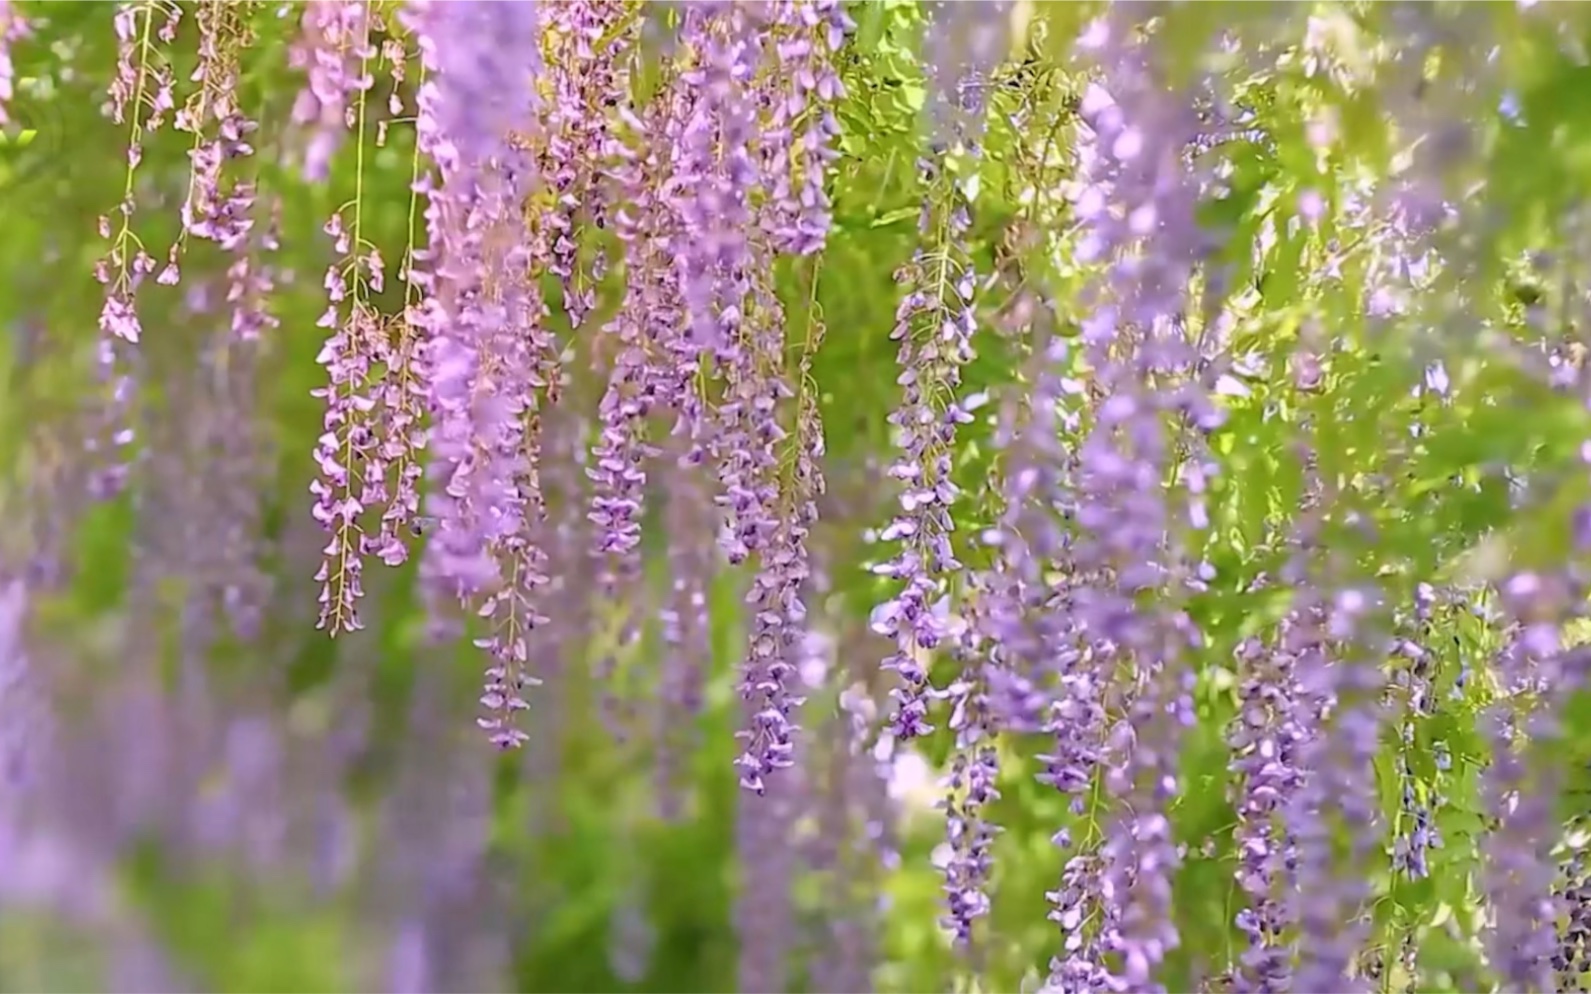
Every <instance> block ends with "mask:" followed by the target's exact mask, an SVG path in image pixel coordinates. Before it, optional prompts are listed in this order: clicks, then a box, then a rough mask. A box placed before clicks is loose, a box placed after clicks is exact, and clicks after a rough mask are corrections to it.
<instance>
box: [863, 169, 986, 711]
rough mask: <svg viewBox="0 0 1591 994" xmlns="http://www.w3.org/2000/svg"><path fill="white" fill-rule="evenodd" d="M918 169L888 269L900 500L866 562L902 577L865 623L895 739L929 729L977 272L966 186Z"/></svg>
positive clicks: (894, 471)
mask: <svg viewBox="0 0 1591 994" xmlns="http://www.w3.org/2000/svg"><path fill="white" fill-rule="evenodd" d="M918 171H919V174H920V176H921V178H922V182H923V186H924V188H925V190H926V194H927V195H926V198H925V200H924V204H923V210H922V214H921V217H920V219H919V222H918V230H919V231H920V232H921V233H922V235H923V236H924V242H925V244H924V245H922V246H921V247H919V248H918V249H917V251H916V253H915V254H914V255H913V257H912V260H911V262H909V263H907V264H906V265H905V266H902V267H901V268H900V270H899V271H897V272H896V274H895V276H896V282H897V283H899V284H901V285H902V286H903V287H904V288H905V291H906V292H905V295H904V296H903V297H902V298H901V301H900V303H899V305H898V306H897V307H896V308H895V327H894V329H893V330H892V331H891V332H890V338H891V339H893V340H895V341H897V342H899V343H900V345H899V347H898V350H897V353H896V363H897V365H898V366H899V368H900V373H899V375H898V377H897V378H896V382H897V383H898V384H899V385H900V387H901V389H902V397H901V403H900V406H899V407H898V408H896V410H895V412H894V413H893V414H891V415H890V419H889V420H890V424H891V425H892V426H893V428H894V432H895V435H896V445H897V447H898V448H899V450H900V454H899V456H898V457H897V458H896V460H895V462H894V463H893V464H891V466H890V468H889V475H890V477H891V478H892V479H894V480H895V481H897V483H898V485H899V486H900V490H901V492H900V498H899V500H900V504H899V511H898V512H897V513H896V514H895V516H894V518H893V520H891V521H890V523H889V525H888V526H887V527H886V528H885V529H884V530H883V532H882V533H880V535H879V538H880V540H881V541H883V542H886V543H889V544H892V545H896V546H897V547H898V551H897V552H896V554H895V556H894V557H893V558H891V559H889V560H887V561H885V562H882V563H879V564H877V565H875V566H874V567H873V572H874V573H875V574H877V575H879V576H884V577H888V578H889V579H891V580H892V581H894V582H896V583H898V584H900V591H899V592H898V593H897V594H896V595H895V596H893V597H892V598H890V599H889V600H887V601H885V602H884V603H882V604H880V605H879V606H878V607H876V608H875V609H874V610H873V614H872V622H871V623H872V627H873V630H874V631H875V632H877V633H878V634H880V635H883V636H885V637H888V638H892V639H894V640H895V645H896V649H895V652H894V653H892V654H891V655H890V656H889V658H888V659H886V660H885V661H884V665H885V667H886V668H887V669H889V670H891V671H893V672H894V673H895V674H897V675H898V676H899V678H900V685H899V686H897V687H895V688H894V689H892V690H891V691H890V696H891V698H892V699H893V700H894V701H895V706H894V708H893V709H892V713H891V715H890V718H889V721H890V731H891V732H892V734H893V735H895V736H896V737H897V738H900V739H910V738H915V737H917V736H919V735H925V734H927V733H928V732H930V731H932V730H933V726H932V725H931V724H929V723H928V708H929V703H930V701H931V699H932V697H933V688H932V686H931V684H930V682H929V676H928V670H927V665H928V655H927V654H928V653H930V652H932V651H933V650H934V649H935V648H937V647H938V645H939V643H940V641H941V639H942V638H943V632H942V631H941V628H942V625H941V622H940V620H939V618H938V617H936V608H939V607H940V605H939V602H940V600H941V598H943V597H944V596H945V591H946V590H947V587H948V581H949V579H950V578H951V577H952V576H954V575H955V574H956V573H958V572H959V571H960V569H961V562H960V561H959V560H958V559H957V558H956V556H955V552H954V550H953V549H952V547H951V534H952V533H953V532H954V530H955V524H954V522H953V521H952V520H951V517H950V509H951V506H952V505H953V504H955V502H956V500H957V498H958V497H959V496H960V491H959V488H958V487H957V486H956V483H955V481H954V480H953V479H952V478H951V474H952V469H953V464H952V451H953V445H954V442H955V438H956V428H957V426H958V425H961V424H965V423H967V422H969V421H971V420H972V415H971V414H969V413H968V412H967V411H966V410H965V409H964V408H963V407H962V406H961V403H960V401H959V400H958V399H957V397H956V389H957V387H958V386H959V385H960V383H961V367H962V366H963V365H965V364H966V363H967V362H968V361H970V360H971V359H972V356H973V346H972V338H973V332H974V329H975V322H976V315H975V314H974V312H973V308H972V298H973V292H974V289H975V285H976V276H975V274H974V273H973V271H972V269H971V266H970V262H969V260H968V258H967V256H966V248H965V245H964V239H965V238H966V235H967V231H968V229H969V228H970V227H971V223H972V222H971V216H970V214H969V212H968V205H967V203H966V201H965V193H964V189H963V188H962V187H961V186H960V185H959V184H958V183H957V182H956V181H955V178H954V177H953V176H952V175H951V174H949V173H948V172H947V171H946V170H945V169H944V168H943V164H941V163H937V162H932V161H929V160H927V159H923V160H921V161H920V162H919V163H918Z"/></svg>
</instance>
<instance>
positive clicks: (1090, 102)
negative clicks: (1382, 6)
mask: <svg viewBox="0 0 1591 994" xmlns="http://www.w3.org/2000/svg"><path fill="white" fill-rule="evenodd" d="M1083 45H1084V47H1085V48H1086V49H1088V50H1090V51H1092V52H1093V53H1094V54H1095V57H1096V58H1097V59H1098V61H1099V63H1100V65H1101V67H1102V68H1103V70H1104V72H1105V81H1104V83H1103V84H1090V85H1089V87H1088V89H1087V91H1086V92H1085V94H1084V96H1083V101H1082V108H1081V111H1082V115H1083V120H1084V122H1085V123H1086V124H1087V126H1088V128H1089V129H1090V131H1091V132H1092V136H1091V139H1090V140H1089V141H1088V142H1086V143H1085V146H1084V166H1083V179H1082V186H1081V189H1080V192H1079V194H1078V197H1077V201H1076V210H1077V213H1078V214H1079V216H1080V217H1081V218H1082V220H1083V223H1084V225H1085V234H1084V236H1083V243H1082V246H1081V249H1080V252H1081V254H1082V256H1083V258H1084V259H1085V260H1099V261H1105V262H1106V263H1107V264H1108V270H1107V276H1106V279H1105V280H1104V281H1103V282H1102V284H1101V285H1099V286H1098V287H1097V288H1096V291H1095V295H1094V298H1093V300H1092V301H1090V304H1091V307H1092V313H1091V314H1089V316H1088V317H1087V318H1085V320H1084V323H1083V341H1084V344H1085V347H1086V349H1087V355H1088V360H1089V365H1090V367H1091V368H1092V371H1093V376H1094V381H1095V384H1094V385H1095V387H1096V388H1097V389H1098V390H1099V393H1100V396H1101V397H1102V401H1101V403H1100V405H1099V407H1098V408H1097V410H1096V411H1095V412H1094V424H1093V428H1092V431H1091V432H1090V433H1089V435H1088V437H1087V439H1086V440H1085V442H1084V443H1083V446H1082V450H1081V465H1080V469H1079V493H1080V500H1079V507H1078V512H1077V523H1078V525H1079V527H1080V536H1081V538H1080V540H1079V542H1078V543H1077V562H1078V566H1079V567H1080V568H1082V569H1084V570H1086V571H1097V572H1098V573H1099V574H1100V575H1101V577H1102V579H1101V581H1100V582H1097V583H1092V584H1090V585H1088V586H1087V587H1086V588H1084V589H1082V590H1080V591H1078V593H1077V600H1076V604H1077V607H1076V610H1077V611H1078V612H1079V614H1080V616H1081V618H1082V619H1083V624H1084V625H1085V626H1086V627H1087V629H1088V631H1089V633H1090V636H1091V638H1092V639H1094V640H1097V641H1096V643H1095V648H1096V651H1098V652H1099V653H1101V661H1102V662H1104V663H1105V664H1106V672H1107V674H1108V676H1109V686H1110V690H1109V691H1108V693H1107V700H1106V704H1107V708H1109V709H1110V710H1117V711H1118V713H1124V715H1125V717H1124V718H1118V719H1117V720H1116V721H1115V722H1114V724H1113V725H1112V727H1111V729H1110V732H1109V743H1108V750H1107V756H1108V767H1107V769H1106V772H1105V780H1104V784H1105V789H1106V791H1107V792H1108V793H1109V794H1110V795H1112V796H1116V797H1122V798H1125V799H1126V810H1125V811H1123V812H1122V813H1121V814H1120V815H1118V817H1117V819H1116V820H1115V822H1114V824H1113V825H1112V826H1111V828H1110V829H1108V830H1107V836H1106V839H1105V842H1104V845H1103V848H1102V855H1103V857H1104V859H1105V863H1106V867H1107V874H1108V881H1107V883H1108V886H1109V887H1110V889H1111V891H1112V892H1113V894H1114V895H1115V898H1114V899H1115V900H1118V901H1120V908H1121V911H1120V924H1119V932H1118V934H1117V936H1116V938H1115V940H1114V943H1113V944H1114V946H1115V953H1116V956H1115V963H1114V964H1113V970H1114V972H1115V974H1116V981H1115V982H1116V983H1118V984H1120V985H1123V986H1124V988H1125V989H1129V990H1159V989H1161V988H1160V987H1159V986H1158V984H1157V983H1156V981H1155V979H1154V973H1155V970H1156V967H1157V966H1158V965H1159V963H1160V962H1161V961H1162V960H1163V959H1164V957H1165V955H1166V953H1167V951H1168V950H1169V949H1171V948H1173V947H1174V946H1175V945H1176V944H1177V942H1178V941H1179V940H1178V935H1177V930H1176V927H1175V925H1174V924H1173V922H1172V920H1171V885H1170V875H1171V873H1172V872H1173V871H1174V869H1175V867H1176V866H1177V863H1178V853H1177V849H1176V847H1175V845H1174V843H1173V841H1172V838H1171V832H1170V823H1169V821H1168V819H1167V808H1168V804H1169V802H1170V801H1171V799H1172V798H1173V797H1174V796H1175V794H1176V792H1177V789H1178V782H1177V751H1178V749H1179V742H1180V738H1181V731H1182V729H1183V728H1184V727H1185V726H1187V725H1188V724H1191V722H1192V711H1191V707H1192V705H1191V700H1190V698H1189V689H1190V686H1191V681H1192V674H1191V672H1190V671H1189V670H1187V669H1186V668H1185V666H1184V665H1183V662H1182V661H1183V660H1184V659H1185V658H1186V654H1187V653H1188V652H1189V651H1190V650H1193V649H1196V648H1197V647H1198V646H1199V645H1200V644H1201V637H1200V634H1199V632H1198V630H1197V629H1196V628H1195V627H1194V626H1193V624H1192V622H1191V620H1190V619H1189V618H1188V617H1187V615H1186V614H1185V613H1183V612H1181V611H1180V610H1178V609H1177V607H1176V599H1177V598H1178V596H1179V595H1180V591H1179V590H1178V587H1179V585H1180V584H1181V583H1182V582H1184V581H1183V577H1184V576H1185V575H1186V574H1187V572H1188V570H1187V568H1186V567H1185V565H1184V564H1183V562H1182V555H1183V553H1182V552H1181V550H1180V547H1179V546H1180V537H1179V536H1180V533H1181V532H1182V531H1183V530H1184V529H1187V528H1190V527H1192V528H1198V527H1201V526H1202V525H1203V522H1202V521H1201V515H1200V503H1199V502H1200V486H1199V483H1198V480H1197V479H1196V478H1194V477H1192V476H1190V475H1188V468H1187V467H1184V468H1183V471H1182V473H1181V474H1179V475H1178V476H1174V477H1172V481H1173V483H1174V484H1175V487H1174V489H1173V490H1172V493H1173V494H1179V495H1180V496H1182V497H1183V498H1184V499H1185V500H1186V501H1187V504H1186V507H1185V508H1176V507H1173V506H1171V505H1170V503H1169V502H1168V500H1167V499H1166V497H1165V496H1164V492H1165V489H1166V487H1165V484H1164V481H1165V480H1166V479H1167V477H1168V474H1170V473H1171V472H1172V462H1171V452H1172V447H1173V445H1177V446H1182V445H1185V444H1186V439H1184V438H1175V439H1174V438H1172V437H1168V436H1169V432H1168V430H1167V425H1168V423H1169V424H1171V425H1175V426H1177V427H1178V428H1181V429H1182V430H1183V431H1184V432H1186V433H1187V435H1189V436H1192V437H1193V438H1195V439H1196V438H1197V436H1198V435H1199V434H1200V433H1202V432H1205V431H1209V430H1211V429H1213V428H1215V427H1216V426H1218V425H1219V423H1220V419H1219V417H1218V414H1217V412H1216V411H1215V409H1214V407H1213V406H1212V405H1211V403H1210V401H1209V398H1208V396H1206V395H1205V394H1204V393H1203V391H1202V388H1201V387H1200V385H1199V383H1198V381H1197V380H1196V379H1195V378H1194V377H1193V375H1192V370H1193V367H1194V364H1195V362H1196V359H1197V355H1196V352H1195V350H1194V347H1193V343H1192V342H1191V340H1190V339H1189V337H1188V333H1187V330H1186V327H1185V323H1184V320H1183V309H1184V307H1185V302H1184V296H1185V294H1186V288H1187V286H1188V284H1189V281H1190V279H1191V276H1192V273H1193V269H1194V267H1195V265H1196V264H1197V262H1198V261H1199V259H1200V258H1201V256H1202V254H1203V252H1204V250H1205V248H1206V240H1205V239H1204V237H1203V236H1202V235H1201V233H1200V231H1199V229H1198V226H1197V223H1196V221H1195V218H1194V210H1195V207H1196V205H1197V187H1196V186H1195V184H1194V183H1193V182H1192V177H1190V176H1188V174H1187V172H1186V170H1185V168H1184V166H1183V164H1182V161H1181V153H1182V149H1183V148H1184V147H1185V145H1186V144H1187V141H1188V139H1189V138H1190V137H1191V136H1192V134H1193V133H1194V130H1195V127H1196V123H1197V121H1196V118H1195V115H1194V114H1193V112H1192V108H1191V104H1190V103H1189V101H1187V100H1186V99H1184V98H1183V97H1182V96H1181V95H1179V94H1178V93H1176V92H1175V91H1173V90H1170V89H1168V88H1167V87H1166V86H1165V84H1164V83H1163V82H1162V81H1160V80H1159V79H1157V78H1156V74H1155V68H1154V65H1155V62H1154V56H1153V52H1154V47H1153V41H1152V40H1144V39H1139V38H1136V37H1135V32H1134V29H1133V25H1132V24H1131V22H1130V21H1129V20H1128V19H1127V18H1125V17H1120V16H1107V17H1105V18H1102V19H1101V20H1099V21H1096V22H1095V23H1094V24H1093V25H1091V26H1090V27H1089V29H1088V30H1087V32H1086V33H1085V36H1084V39H1083ZM1195 448H1196V446H1195ZM1195 465H1197V464H1196V463H1195ZM1107 577H1108V578H1107ZM1052 979H1053V978H1052Z"/></svg>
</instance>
